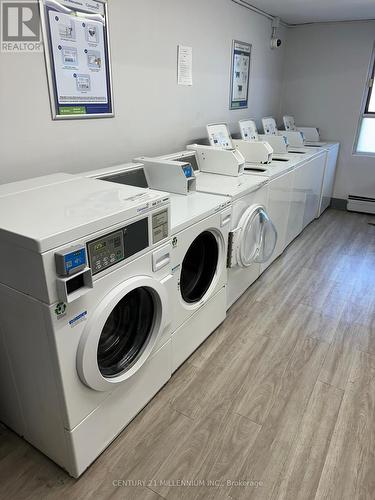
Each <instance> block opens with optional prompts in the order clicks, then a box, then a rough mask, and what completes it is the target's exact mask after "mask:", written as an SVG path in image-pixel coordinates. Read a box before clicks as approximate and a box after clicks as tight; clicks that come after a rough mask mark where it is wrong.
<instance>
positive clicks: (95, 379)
mask: <svg viewBox="0 0 375 500" xmlns="http://www.w3.org/2000/svg"><path fill="white" fill-rule="evenodd" d="M38 182H40V184H41V186H40V187H38ZM20 207H23V208H25V207H26V209H22V210H21V209H20ZM169 214H170V206H169V198H168V195H166V194H165V193H160V192H155V191H152V190H145V189H139V188H134V187H130V186H119V185H117V184H110V183H107V182H102V181H99V180H94V179H85V178H79V177H77V176H69V175H63V176H62V177H61V176H60V175H57V176H49V177H45V178H42V179H40V180H38V179H36V180H32V181H23V182H20V183H13V184H12V185H10V186H2V188H1V189H0V257H1V260H2V262H3V263H4V262H5V263H6V265H2V266H1V267H0V318H1V321H0V324H1V327H0V343H1V348H0V400H1V406H0V420H1V421H2V422H3V423H5V424H6V425H7V426H9V427H10V428H12V429H13V430H14V431H16V432H17V433H18V434H19V435H21V436H23V437H24V438H25V439H26V440H27V441H29V442H30V443H31V444H32V445H34V446H35V447H36V448H38V449H39V450H41V451H42V452H43V453H45V454H46V455H47V456H48V457H50V458H51V459H52V460H54V461H55V462H56V463H58V464H59V465H60V466H61V467H63V468H64V469H65V470H66V471H68V473H69V474H70V475H72V476H74V477H78V476H79V475H80V474H82V473H83V471H84V470H85V469H86V468H87V467H88V466H89V465H90V464H91V463H92V462H93V461H94V460H95V459H96V457H97V456H98V455H99V454H100V453H101V452H102V451H103V450H104V449H105V448H106V447H107V446H108V445H109V443H110V442H111V441H112V440H113V439H114V438H115V437H116V435H117V434H118V433H119V432H120V431H121V430H122V429H123V428H124V427H125V426H126V425H127V424H128V422H129V421H130V420H131V419H132V418H133V417H134V416H135V415H136V414H137V413H138V412H139V411H140V410H141V409H142V408H143V407H144V406H145V405H146V404H147V402H148V401H149V400H150V399H151V398H152V397H153V396H154V395H155V394H156V392H157V391H158V390H159V389H160V388H161V387H162V386H163V385H164V384H165V383H166V382H167V381H168V379H169V378H170V376H171V372H172V355H171V329H170V324H171V307H172V306H171V302H172V299H173V295H174V290H173V275H172V261H171V242H170V222H169V221H170V217H169Z"/></svg>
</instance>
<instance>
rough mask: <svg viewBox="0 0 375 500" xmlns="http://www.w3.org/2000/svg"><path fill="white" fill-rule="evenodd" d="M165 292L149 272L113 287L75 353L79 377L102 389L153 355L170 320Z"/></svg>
mask: <svg viewBox="0 0 375 500" xmlns="http://www.w3.org/2000/svg"><path fill="white" fill-rule="evenodd" d="M167 307H168V304H167V295H166V292H165V289H164V287H163V285H161V284H160V283H159V282H158V281H156V280H153V279H152V278H149V277H137V278H133V279H130V280H128V281H126V282H124V283H122V284H121V285H118V286H117V287H116V288H114V289H113V290H112V291H111V292H110V293H109V294H108V295H107V296H106V297H105V298H104V300H103V301H102V302H101V303H100V304H99V305H98V307H97V308H96V310H95V313H94V315H93V316H92V317H91V319H90V321H89V322H88V323H87V325H86V327H85V329H84V332H83V334H82V337H81V340H80V343H79V347H78V352H77V370H78V373H79V375H80V378H81V380H82V381H83V382H84V383H85V384H86V385H88V386H89V387H91V388H92V389H96V390H99V391H106V390H109V389H113V385H114V384H118V383H121V382H124V381H125V380H127V379H129V378H130V377H131V376H132V375H134V374H135V373H136V372H137V371H138V370H139V369H140V368H141V366H142V365H143V364H144V363H145V361H146V360H147V359H148V357H149V356H150V355H151V353H152V351H153V348H154V347H155V344H156V342H157V339H158V338H159V336H160V335H161V333H162V332H163V329H164V326H165V323H166V311H167Z"/></svg>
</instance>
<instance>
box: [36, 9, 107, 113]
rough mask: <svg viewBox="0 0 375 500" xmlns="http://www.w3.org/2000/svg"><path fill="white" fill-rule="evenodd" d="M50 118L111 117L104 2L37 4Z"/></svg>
mask: <svg viewBox="0 0 375 500" xmlns="http://www.w3.org/2000/svg"><path fill="white" fill-rule="evenodd" d="M39 4H40V12H41V21H42V30H43V39H44V52H45V59H46V67H47V76H48V84H49V92H50V101H51V109H52V117H53V119H55V120H57V119H72V118H75V119H77V118H98V117H111V116H114V113H113V97H112V82H111V64H110V48H109V33H108V13H107V2H106V0H59V1H55V0H39Z"/></svg>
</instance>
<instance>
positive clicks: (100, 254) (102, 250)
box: [87, 229, 125, 274]
mask: <svg viewBox="0 0 375 500" xmlns="http://www.w3.org/2000/svg"><path fill="white" fill-rule="evenodd" d="M87 251H88V254H89V259H90V267H91V269H92V273H93V274H96V273H98V272H100V271H102V270H103V269H107V268H108V267H110V266H113V265H114V264H117V262H120V261H122V260H124V258H125V248H124V230H123V229H121V230H119V231H115V232H113V233H110V234H106V235H105V236H102V237H101V238H98V239H96V240H94V241H92V242H90V243H88V244H87Z"/></svg>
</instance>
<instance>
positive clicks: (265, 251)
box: [162, 151, 277, 308]
mask: <svg viewBox="0 0 375 500" xmlns="http://www.w3.org/2000/svg"><path fill="white" fill-rule="evenodd" d="M162 158H163V159H166V160H172V161H188V162H189V163H190V164H191V165H192V166H193V168H194V169H195V171H196V172H197V174H196V182H197V186H196V189H197V191H200V192H202V193H210V194H218V195H222V196H229V197H230V198H231V200H232V213H231V227H230V233H229V244H228V258H227V266H228V288H227V308H229V307H230V306H231V305H232V304H234V302H235V301H236V300H237V299H238V298H239V297H240V296H241V295H242V294H243V293H244V291H245V290H246V289H247V288H248V287H249V286H250V285H251V284H252V283H254V281H255V280H256V279H257V278H258V277H259V276H260V274H261V264H262V263H264V262H268V261H269V260H270V259H271V256H272V255H273V252H274V250H275V247H276V242H277V231H276V229H275V227H274V225H273V223H272V220H271V219H270V217H269V215H268V213H267V212H268V211H267V203H268V196H269V192H268V184H269V180H268V179H267V178H266V177H265V176H256V175H239V176H237V177H235V176H228V175H220V174H211V173H206V172H199V171H198V163H199V161H198V158H197V155H196V153H195V152H194V151H181V152H178V153H173V154H170V155H166V156H163V157H162Z"/></svg>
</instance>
